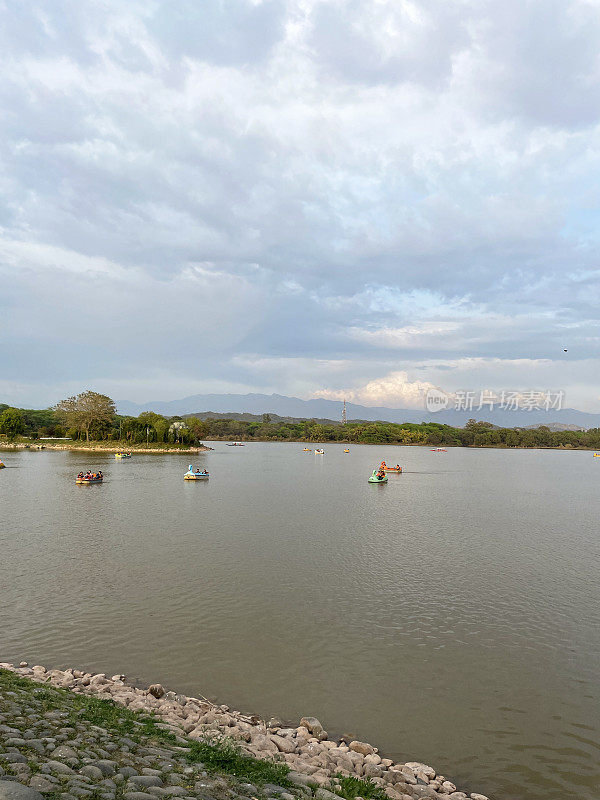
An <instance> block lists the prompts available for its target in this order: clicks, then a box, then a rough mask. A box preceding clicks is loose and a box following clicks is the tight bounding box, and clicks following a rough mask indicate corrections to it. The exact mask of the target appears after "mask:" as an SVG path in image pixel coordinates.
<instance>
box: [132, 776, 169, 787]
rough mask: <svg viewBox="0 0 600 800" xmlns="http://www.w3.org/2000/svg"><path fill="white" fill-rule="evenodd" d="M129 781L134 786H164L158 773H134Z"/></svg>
mask: <svg viewBox="0 0 600 800" xmlns="http://www.w3.org/2000/svg"><path fill="white" fill-rule="evenodd" d="M129 783H131V784H133V785H134V786H143V787H148V786H162V781H161V779H160V778H159V777H158V775H132V776H131V778H129Z"/></svg>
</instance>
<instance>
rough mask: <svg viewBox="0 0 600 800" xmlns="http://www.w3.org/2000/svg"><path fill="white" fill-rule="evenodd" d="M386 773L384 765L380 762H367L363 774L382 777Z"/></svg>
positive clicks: (368, 776)
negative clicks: (381, 765)
mask: <svg viewBox="0 0 600 800" xmlns="http://www.w3.org/2000/svg"><path fill="white" fill-rule="evenodd" d="M383 773H384V769H383V767H380V766H379V764H369V763H367V764H365V766H364V767H363V775H364V776H365V778H382V777H383Z"/></svg>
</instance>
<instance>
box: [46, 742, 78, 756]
mask: <svg viewBox="0 0 600 800" xmlns="http://www.w3.org/2000/svg"><path fill="white" fill-rule="evenodd" d="M50 755H51V756H52V757H53V758H74V759H77V760H79V754H78V753H76V752H75V750H73V748H72V747H69V746H68V745H66V744H59V746H58V747H55V748H54V750H53V751H52V752H51V753H50Z"/></svg>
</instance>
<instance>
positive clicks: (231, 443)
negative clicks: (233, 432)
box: [227, 442, 244, 447]
mask: <svg viewBox="0 0 600 800" xmlns="http://www.w3.org/2000/svg"><path fill="white" fill-rule="evenodd" d="M243 446H244V443H243V442H227V447H243Z"/></svg>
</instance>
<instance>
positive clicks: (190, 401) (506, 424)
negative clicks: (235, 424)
mask: <svg viewBox="0 0 600 800" xmlns="http://www.w3.org/2000/svg"><path fill="white" fill-rule="evenodd" d="M117 408H118V411H119V413H120V414H129V415H131V416H137V415H138V414H141V412H142V411H155V412H156V413H157V414H164V415H165V416H167V417H174V416H183V415H184V414H200V413H204V414H206V412H208V411H211V412H213V413H219V414H231V413H236V414H258V415H260V414H277V415H278V416H280V417H292V418H295V419H328V420H334V421H339V420H340V418H341V415H342V403H341V401H339V400H323V399H321V398H314V399H312V400H301V399H300V398H299V397H286V396H285V395H281V394H196V395H192V396H191V397H184V398H183V399H182V400H170V401H161V400H156V401H150V402H148V403H139V404H138V403H130V402H128V401H127V400H121V401H119V402H117ZM346 413H347V415H348V419H361V420H367V421H375V420H383V421H386V422H441V423H444V424H446V425H453V426H455V427H463V426H464V424H465V423H466V422H467V421H468V420H469V419H471V418H473V419H477V420H482V421H485V422H492V423H493V424H494V425H498V426H499V427H501V428H515V427H527V426H536V425H548V426H550V424H552V425H565V426H574V427H575V428H583V429H587V428H598V427H600V414H590V413H588V412H586V411H578V410H577V409H575V408H563V409H561V410H560V411H555V410H553V411H551V412H547V411H523V410H518V411H506V410H503V409H500V408H498V407H495V408H494V409H493V410H490V409H489V408H485V409H481V410H480V411H477V410H472V411H455V410H454V409H445V410H444V411H438V412H429V411H426V410H425V409H423V410H420V409H414V408H385V407H371V406H361V405H356V404H355V403H347V404H346ZM549 419H551V420H552V422H551V423H550V422H549V421H548V420H549ZM565 429H566V430H571V428H565ZM556 430H558V428H556Z"/></svg>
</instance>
